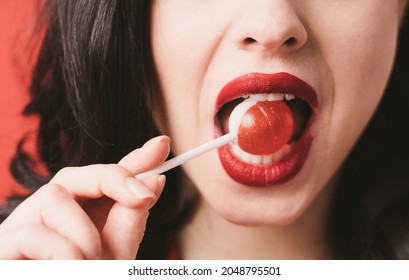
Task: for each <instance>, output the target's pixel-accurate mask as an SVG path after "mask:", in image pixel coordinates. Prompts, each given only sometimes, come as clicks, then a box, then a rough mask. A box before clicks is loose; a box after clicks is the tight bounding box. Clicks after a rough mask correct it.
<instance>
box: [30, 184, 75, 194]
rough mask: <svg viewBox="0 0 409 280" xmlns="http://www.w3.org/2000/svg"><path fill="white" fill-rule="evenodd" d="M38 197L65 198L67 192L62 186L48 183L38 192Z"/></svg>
mask: <svg viewBox="0 0 409 280" xmlns="http://www.w3.org/2000/svg"><path fill="white" fill-rule="evenodd" d="M37 193H38V195H41V196H50V197H61V196H67V195H68V194H69V192H68V190H67V189H66V188H64V187H63V186H62V185H59V184H53V183H49V184H46V185H44V186H42V187H41V188H40V189H39V190H38V191H37Z"/></svg>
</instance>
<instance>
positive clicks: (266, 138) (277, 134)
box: [237, 101, 294, 155]
mask: <svg viewBox="0 0 409 280" xmlns="http://www.w3.org/2000/svg"><path fill="white" fill-rule="evenodd" d="M293 130H294V118H293V114H292V112H291V110H290V108H289V107H288V106H287V104H285V103H284V102H283V101H260V102H257V103H256V104H255V105H254V106H252V107H250V109H248V110H247V112H246V113H245V114H244V116H243V118H242V120H241V123H240V126H239V129H238V132H237V136H238V137H237V138H238V139H237V141H238V145H239V147H240V148H241V149H242V150H243V151H245V152H247V153H250V154H253V155H268V154H272V153H274V152H276V151H278V150H279V149H280V148H281V147H282V146H283V145H284V144H286V143H287V142H288V141H289V140H290V138H291V136H292V134H293Z"/></svg>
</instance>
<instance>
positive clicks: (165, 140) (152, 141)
mask: <svg viewBox="0 0 409 280" xmlns="http://www.w3.org/2000/svg"><path fill="white" fill-rule="evenodd" d="M159 143H168V144H169V143H170V138H169V137H168V136H166V135H161V136H157V137H154V138H152V139H150V140H149V141H148V142H146V143H145V144H144V145H143V146H144V147H147V146H150V145H153V144H159Z"/></svg>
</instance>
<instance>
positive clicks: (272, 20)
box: [232, 0, 308, 53]
mask: <svg viewBox="0 0 409 280" xmlns="http://www.w3.org/2000/svg"><path fill="white" fill-rule="evenodd" d="M290 2H291V1H289V0H253V1H247V0H244V1H242V2H240V3H246V4H243V5H241V8H240V10H239V11H238V13H237V14H236V15H237V17H236V18H235V20H234V23H233V25H232V34H233V35H232V36H233V38H234V39H233V40H234V42H235V44H236V45H237V46H238V47H239V48H241V49H243V50H246V51H250V50H253V51H260V52H265V53H276V52H291V51H294V50H297V49H300V48H301V47H302V46H304V45H305V44H306V42H307V40H308V34H307V30H306V28H305V26H304V24H303V22H302V21H301V19H300V18H299V16H298V15H297V13H296V10H295V8H294V7H293V5H292V4H291V3H290Z"/></svg>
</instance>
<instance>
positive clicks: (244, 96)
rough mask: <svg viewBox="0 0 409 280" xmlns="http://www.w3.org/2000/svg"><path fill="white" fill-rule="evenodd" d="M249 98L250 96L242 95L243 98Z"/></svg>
mask: <svg viewBox="0 0 409 280" xmlns="http://www.w3.org/2000/svg"><path fill="white" fill-rule="evenodd" d="M249 96H250V94H245V95H243V96H242V97H243V98H249Z"/></svg>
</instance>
